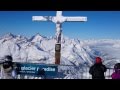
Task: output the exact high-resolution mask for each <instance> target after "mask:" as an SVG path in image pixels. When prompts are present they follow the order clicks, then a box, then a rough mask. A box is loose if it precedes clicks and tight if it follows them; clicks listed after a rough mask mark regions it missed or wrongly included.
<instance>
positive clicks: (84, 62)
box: [0, 33, 120, 78]
mask: <svg viewBox="0 0 120 90" xmlns="http://www.w3.org/2000/svg"><path fill="white" fill-rule="evenodd" d="M54 48H55V38H54V37H45V36H42V35H40V34H36V35H34V36H33V37H31V38H30V39H28V38H26V37H24V36H21V35H13V34H11V33H8V34H6V35H4V36H1V37H0V58H3V57H4V56H5V55H12V56H13V59H14V61H15V62H33V63H46V64H54V62H55V61H54V60H55V58H54V53H55V50H54ZM61 49H62V50H61V64H62V65H73V66H74V67H72V66H59V71H60V72H62V75H61V77H62V78H80V77H81V72H82V73H83V72H85V70H86V69H85V68H89V66H91V65H92V64H93V63H94V60H95V57H96V56H101V57H102V59H103V63H104V64H105V65H106V66H107V67H113V65H114V64H115V63H117V62H120V55H119V54H120V40H110V39H104V40H103V39H102V40H79V39H70V38H68V37H65V36H63V35H62V48H61ZM61 77H60V78H61Z"/></svg>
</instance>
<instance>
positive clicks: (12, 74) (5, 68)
mask: <svg viewBox="0 0 120 90" xmlns="http://www.w3.org/2000/svg"><path fill="white" fill-rule="evenodd" d="M4 59H5V61H4V62H3V64H2V65H1V79H16V76H17V72H16V69H15V65H14V63H13V62H12V60H13V59H12V56H10V55H7V56H5V58H4Z"/></svg>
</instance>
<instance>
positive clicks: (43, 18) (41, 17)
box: [32, 16, 53, 21]
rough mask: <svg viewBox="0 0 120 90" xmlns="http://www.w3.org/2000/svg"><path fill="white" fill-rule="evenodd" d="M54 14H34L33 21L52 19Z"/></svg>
mask: <svg viewBox="0 0 120 90" xmlns="http://www.w3.org/2000/svg"><path fill="white" fill-rule="evenodd" d="M52 18H53V17H52V16H32V21H52Z"/></svg>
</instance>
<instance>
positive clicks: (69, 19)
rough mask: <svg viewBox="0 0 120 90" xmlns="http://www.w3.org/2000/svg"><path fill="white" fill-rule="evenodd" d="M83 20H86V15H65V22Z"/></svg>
mask: <svg viewBox="0 0 120 90" xmlns="http://www.w3.org/2000/svg"><path fill="white" fill-rule="evenodd" d="M70 21H74V22H85V21H87V17H65V22H70Z"/></svg>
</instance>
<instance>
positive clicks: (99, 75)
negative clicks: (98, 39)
mask: <svg viewBox="0 0 120 90" xmlns="http://www.w3.org/2000/svg"><path fill="white" fill-rule="evenodd" d="M106 71H107V68H106V66H105V65H103V64H102V59H101V58H100V57H96V62H95V64H94V65H93V66H91V67H90V70H89V73H90V74H91V75H92V79H105V76H104V72H106Z"/></svg>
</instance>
